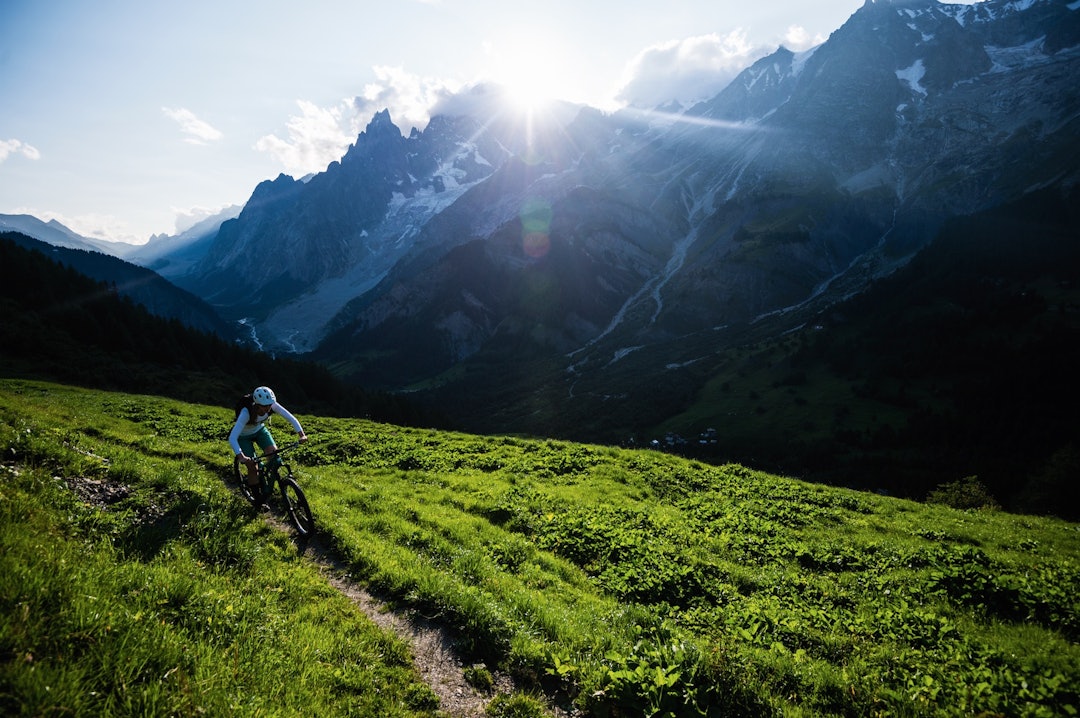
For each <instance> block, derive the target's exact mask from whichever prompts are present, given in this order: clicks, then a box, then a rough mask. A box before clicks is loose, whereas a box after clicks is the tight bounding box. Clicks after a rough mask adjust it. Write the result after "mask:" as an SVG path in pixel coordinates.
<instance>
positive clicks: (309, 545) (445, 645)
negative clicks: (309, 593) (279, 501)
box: [264, 514, 567, 718]
mask: <svg viewBox="0 0 1080 718" xmlns="http://www.w3.org/2000/svg"><path fill="white" fill-rule="evenodd" d="M264 517H265V518H266V519H267V520H268V521H269V522H270V523H272V524H273V525H275V526H276V527H277V528H279V529H281V530H282V531H285V532H288V533H294V532H293V530H292V527H291V526H289V525H288V524H286V523H285V522H284V520H283V519H282V518H281V517H278V516H271V515H268V514H264ZM297 548H298V549H299V551H300V554H301V555H302V556H304V557H305V558H307V559H308V560H310V561H312V562H313V563H315V564H316V565H317V566H318V567H319V569H320V570H321V571H322V573H323V575H324V576H326V579H327V580H328V581H329V582H330V584H331V585H332V586H334V587H335V588H336V589H338V590H339V591H341V592H342V593H343V594H345V595H346V596H347V597H348V598H349V599H351V600H352V601H353V603H355V604H356V605H357V606H358V607H359V608H360V610H362V611H363V612H364V613H365V614H366V615H367V616H368V618H370V619H371V620H372V622H374V623H375V625H377V626H379V627H380V628H382V629H383V630H388V631H392V632H393V633H394V634H395V635H397V636H398V637H399V638H401V639H402V640H404V641H405V642H406V643H408V644H409V646H410V647H411V649H412V653H413V660H414V663H415V665H416V669H417V672H418V673H419V674H420V677H421V679H422V680H423V681H424V682H425V683H427V684H428V685H429V686H430V687H431V689H432V691H434V692H435V695H437V696H438V697H439V710H440V711H442V712H444V713H445V714H446V715H448V716H451V717H452V718H484V716H486V715H487V713H486V712H485V710H486V708H487V705H488V703H490V702H491V699H492V698H494V697H495V696H496V695H498V694H500V693H502V694H510V693H512V692H514V690H515V688H516V686H515V684H514V681H513V679H512V678H511V677H510V676H508V675H505V674H502V673H496V672H495V671H492V670H491V669H490V667H486V668H488V670H489V672H490V673H491V675H492V678H493V679H494V685H493V686H492V689H491V691H490V692H486V691H485V692H481V691H479V690H477V689H476V688H474V687H473V686H472V685H471V684H470V683H469V682H468V681H467V680H466V679H465V669H466V667H467V666H466V665H465V664H464V663H463V661H462V660H461V657H460V656H459V655H458V653H457V651H456V650H455V647H454V641H453V638H452V636H451V635H450V632H449V631H448V630H447V629H445V628H443V627H442V626H440V625H438V624H437V623H435V622H434V621H430V620H427V619H425V618H424V617H423V616H420V615H418V614H417V613H416V612H415V611H400V610H396V609H392V608H391V607H390V606H389V605H388V604H387V603H386V602H385V601H383V600H381V599H379V598H377V597H376V596H374V595H373V594H372V593H371V592H370V591H368V590H367V589H366V588H365V587H364V586H362V585H360V584H359V583H357V582H355V581H353V580H352V579H350V578H349V575H348V567H347V566H346V565H345V564H344V563H342V561H341V559H340V558H339V557H338V556H336V555H335V554H334V552H333V551H331V550H330V549H329V547H327V546H326V545H325V544H324V543H323V542H321V541H320V540H319V538H318V536H317V535H316V536H315V537H312V538H309V539H297ZM549 715H551V716H553V718H566V716H567V713H565V712H564V711H562V710H559V709H557V708H550V707H549Z"/></svg>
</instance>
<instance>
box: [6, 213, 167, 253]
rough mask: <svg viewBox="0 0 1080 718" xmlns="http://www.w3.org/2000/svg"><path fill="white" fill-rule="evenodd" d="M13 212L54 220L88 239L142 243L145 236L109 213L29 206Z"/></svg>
mask: <svg viewBox="0 0 1080 718" xmlns="http://www.w3.org/2000/svg"><path fill="white" fill-rule="evenodd" d="M13 214H29V215H32V216H34V217H37V218H38V219H40V220H41V221H42V222H50V221H52V220H56V221H57V222H59V223H60V224H62V225H64V226H65V227H67V228H68V229H70V230H71V231H72V232H74V233H75V234H78V235H81V236H83V237H89V238H90V239H101V240H104V241H106V242H124V243H126V244H142V243H143V242H145V241H146V238H139V237H137V236H136V235H135V234H134V233H133V232H132V231H131V227H130V226H129V225H128V223H127V222H125V221H123V220H121V219H117V218H116V217H114V216H113V215H111V214H98V213H93V212H91V213H88V214H80V215H65V214H61V213H60V212H51V211H49V210H39V209H34V208H31V207H21V208H19V209H17V210H16V211H15V212H13Z"/></svg>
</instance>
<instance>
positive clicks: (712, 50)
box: [616, 29, 770, 108]
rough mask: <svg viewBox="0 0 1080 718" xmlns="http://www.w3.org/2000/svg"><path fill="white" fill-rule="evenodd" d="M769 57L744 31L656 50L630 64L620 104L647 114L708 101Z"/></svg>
mask: <svg viewBox="0 0 1080 718" xmlns="http://www.w3.org/2000/svg"><path fill="white" fill-rule="evenodd" d="M769 52H770V49H769V48H766V47H765V46H761V45H757V46H755V45H752V44H751V43H750V41H749V40H748V39H747V37H746V33H745V32H744V31H743V30H741V29H739V30H734V31H732V32H730V33H728V34H727V35H725V36H720V35H717V34H715V33H711V34H708V35H701V36H698V37H691V38H687V39H685V40H678V41H672V42H667V43H664V44H661V45H653V46H652V47H648V48H646V49H645V50H642V51H641V52H640V53H638V55H637V57H635V58H634V59H633V60H631V61H630V64H629V65H628V66H627V70H626V72H625V73H624V78H625V80H624V82H623V85H622V88H621V89H620V90H619V92H618V94H617V95H616V99H618V100H619V101H621V102H625V103H627V104H629V105H632V106H635V107H641V108H651V107H656V106H657V105H662V104H665V103H668V102H671V101H672V100H676V101H678V102H681V103H689V102H693V101H696V100H703V99H706V98H709V97H712V96H713V95H715V94H716V93H718V92H720V90H722V89H724V87H726V86H727V85H728V83H730V82H731V80H732V79H734V77H735V76H736V75H738V74H739V73H740V72H741V71H742V70H744V69H745V68H747V67H748V66H750V65H751V64H752V63H753V62H754V61H755V60H758V59H760V58H762V57H764V56H765V55H766V54H768V53H769Z"/></svg>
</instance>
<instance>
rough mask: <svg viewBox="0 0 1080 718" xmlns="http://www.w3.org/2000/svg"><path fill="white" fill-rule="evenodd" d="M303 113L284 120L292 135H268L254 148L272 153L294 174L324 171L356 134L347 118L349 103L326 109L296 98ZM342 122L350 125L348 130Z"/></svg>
mask: <svg viewBox="0 0 1080 718" xmlns="http://www.w3.org/2000/svg"><path fill="white" fill-rule="evenodd" d="M296 104H297V105H298V106H299V107H300V115H294V116H292V117H290V118H289V120H288V122H286V123H285V126H286V128H287V129H288V133H289V138H288V139H287V140H283V139H281V138H280V137H278V136H277V135H265V136H264V137H261V138H259V141H258V142H256V143H255V149H257V150H259V151H260V152H266V153H269V154H270V155H271V156H272V157H274V159H276V160H277V161H278V162H280V163H281V164H283V165H284V166H285V169H286V171H287V172H288V173H289V174H291V175H293V176H294V177H303V176H304V175H306V174H310V173H312V172H322V171H323V170H325V169H326V166H327V165H328V164H330V163H331V162H333V161H335V160H338V159H341V156H342V155H343V154H344V153H345V150H346V149H348V147H349V145H350V144H352V141H353V140H354V139H355V137H356V133H355V132H352V127H351V125H352V124H353V121H352V118H351V117H348V116H347V115H348V110H349V107H350V103H349V102H348V101H346V102H343V103H342V104H341V105H340V106H338V107H331V108H324V107H319V106H318V105H315V104H314V103H312V102H308V101H306V100H297V101H296ZM343 125H346V126H349V129H348V130H346V129H345V127H343Z"/></svg>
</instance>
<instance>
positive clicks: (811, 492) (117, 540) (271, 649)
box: [0, 381, 1080, 716]
mask: <svg viewBox="0 0 1080 718" xmlns="http://www.w3.org/2000/svg"><path fill="white" fill-rule="evenodd" d="M230 411H231V410H229V409H227V408H217V407H207V406H199V405H192V404H184V403H179V402H173V401H169V400H163V399H159V398H155V397H140V396H132V395H121V394H109V393H104V392H92V391H85V390H78V389H72V388H68V387H62V386H56V385H47V384H36V383H29V382H15V381H5V382H0V436H2V437H3V447H4V457H5V458H4V461H5V462H9V463H7V464H6V467H7V468H5V469H4V471H5V473H4V475H3V483H0V492H2V493H0V516H2V517H3V518H2V520H0V549H2V554H0V566H2V569H3V575H4V576H11V577H13V578H12V579H10V580H5V582H4V584H3V585H2V586H0V609H2V610H0V615H2V616H3V618H2V619H0V709H3V710H5V711H6V712H8V713H13V714H19V713H22V714H25V715H38V714H48V713H50V712H55V713H59V712H61V709H67V710H70V711H74V712H76V713H79V712H93V713H103V714H117V713H132V712H135V713H155V714H156V713H162V714H166V713H178V714H190V713H193V712H195V711H196V710H198V709H200V708H201V709H204V710H207V711H209V712H210V713H214V714H222V713H224V714H250V715H274V714H282V715H285V714H322V715H337V714H348V713H349V712H350V711H352V713H353V714H356V715H424V714H433V713H434V710H435V708H434V696H433V695H432V694H431V692H430V691H429V690H427V689H426V688H425V687H424V686H422V685H420V684H418V683H417V682H416V678H415V675H414V674H413V672H412V670H411V668H410V667H409V660H408V651H407V649H406V648H405V647H403V646H402V645H401V644H400V643H399V642H398V641H397V640H395V639H392V638H388V637H386V636H385V635H383V634H381V633H379V632H378V631H377V630H375V629H374V628H373V627H372V626H371V625H370V624H369V623H368V622H367V621H366V620H365V619H364V618H363V617H362V616H361V615H359V614H358V612H357V610H356V609H355V608H353V607H352V605H351V604H350V603H349V602H348V600H347V599H345V598H343V597H341V596H340V595H338V594H337V593H336V592H335V591H334V590H332V589H331V588H329V587H328V585H327V583H326V582H325V580H323V579H322V578H320V576H319V574H318V572H317V571H316V570H315V569H314V568H312V567H311V566H310V565H309V564H308V563H307V562H306V561H304V560H302V559H301V558H300V557H298V556H297V554H296V551H295V549H294V547H293V544H292V543H291V542H290V540H289V539H288V537H287V536H284V535H282V534H279V533H276V532H274V531H272V530H270V529H268V528H266V527H265V526H264V524H263V522H262V521H261V520H260V519H258V518H257V517H256V516H253V515H251V513H250V511H249V510H248V509H247V508H246V507H244V506H243V505H242V504H241V503H240V501H239V499H237V498H235V497H234V496H233V494H232V493H231V492H230V491H229V490H228V488H227V487H226V486H224V484H223V479H224V477H225V475H226V471H225V469H226V464H227V459H228V456H227V451H226V450H225V446H224V432H225V431H226V430H227V426H228V423H229V422H228V419H229V417H230ZM302 418H303V420H304V423H305V428H306V429H307V431H308V433H309V435H311V436H312V437H313V439H312V441H311V442H309V443H308V444H307V445H305V446H304V447H303V448H301V449H300V450H299V451H298V452H297V459H296V468H297V470H298V473H299V475H300V478H301V482H302V484H303V486H304V487H305V489H306V490H307V494H308V498H309V500H310V502H311V505H312V509H313V512H314V513H315V515H316V518H317V521H318V523H319V526H320V530H321V531H322V532H323V535H324V536H325V537H326V539H327V540H328V542H329V543H330V544H331V545H333V546H334V547H335V549H336V550H337V551H338V552H339V553H340V554H341V556H342V558H343V560H344V561H345V562H346V564H347V565H348V570H349V572H350V573H351V574H352V576H353V577H354V578H355V579H358V580H362V581H365V582H367V583H368V584H369V585H370V586H371V587H372V588H374V589H375V590H377V591H379V592H380V593H382V594H383V595H386V596H388V597H390V599H391V600H392V601H393V602H395V603H397V604H400V605H402V606H411V607H414V608H416V609H418V610H420V611H421V612H422V613H423V614H424V615H427V616H430V617H432V618H435V619H436V620H438V621H439V622H440V623H442V624H444V625H446V626H448V627H450V628H451V629H453V630H454V631H456V633H457V635H458V636H459V639H460V640H459V643H460V645H461V647H462V649H463V651H464V653H465V656H464V657H465V658H466V660H469V661H472V662H473V663H480V662H483V663H484V664H485V665H487V666H491V667H493V668H494V667H498V668H499V669H501V670H506V671H509V672H511V673H512V674H514V675H515V677H516V678H517V679H518V681H519V683H520V684H521V685H522V686H523V688H524V690H525V691H527V692H526V693H521V694H516V695H515V696H511V697H506V698H501V699H499V700H498V701H494V702H493V703H492V705H491V707H489V714H491V715H539V714H540V707H541V705H542V701H539V700H538V699H537V698H536V696H538V695H539V694H540V693H541V692H543V693H547V694H548V695H557V696H560V700H562V701H564V702H567V703H571V702H572V703H574V704H575V705H576V706H577V707H578V708H579V709H580V710H582V711H584V712H586V713H587V714H591V715H669V716H683V715H686V716H689V715H699V714H701V713H699V710H700V711H702V712H704V714H706V715H716V716H720V715H733V714H734V715H777V714H782V715H793V716H798V715H972V714H979V713H982V712H988V713H992V714H1004V715H1029V716H1040V715H1046V716H1050V715H1070V714H1074V713H1075V712H1076V710H1077V708H1080V695H1078V688H1077V686H1078V685H1080V648H1078V647H1077V640H1078V637H1080V603H1077V601H1076V596H1077V595H1078V589H1080V531H1078V526H1077V525H1076V524H1070V523H1067V522H1063V521H1058V520H1052V519H1044V518H1034V517H1026V516H1019V515H1012V514H1006V513H1002V512H988V511H979V512H961V511H956V510H953V509H949V508H947V507H944V506H940V505H923V504H918V503H914V502H910V501H903V500H899V499H894V498H888V497H882V496H877V495H873V494H867V493H857V492H853V491H849V490H844V489H838V488H831V487H825V486H821V485H816V484H809V483H803V482H800V481H796V480H791V479H786V478H782V477H777V476H773V475H769V474H765V473H762V472H757V471H753V470H751V469H747V468H745V467H742V466H737V465H727V466H721V467H716V466H708V465H704V464H701V463H697V462H692V461H687V460H684V459H680V458H677V457H673V456H669V455H665V454H660V453H656V452H650V451H629V450H621V449H613V448H605V447H599V446H590V445H583V444H573V443H568V442H560V441H543V440H529V439H522V438H515V437H497V436H496V437H481V436H473V435H466V434H457V433H450V432H435V431H428V430H419V429H409V428H402V427H397V426H391V425H385V424H377V423H373V422H368V421H362V420H339V419H333V420H331V419H325V418H319V417H307V416H304V417H302ZM277 431H278V432H279V434H282V432H287V427H282V426H279V427H278V429H277ZM282 435H284V434H282ZM71 477H84V478H86V477H90V478H98V479H101V480H106V481H120V482H122V483H123V484H125V485H127V486H129V487H131V491H130V494H129V495H128V496H127V497H126V498H124V499H122V500H121V501H119V502H117V503H115V504H113V505H112V506H110V507H109V508H108V510H102V509H98V508H93V507H91V506H87V505H86V504H83V503H82V502H80V501H79V500H78V499H77V497H76V496H75V495H73V494H72V493H71V492H70V490H69V489H68V488H67V483H66V482H65V480H64V479H65V478H71ZM151 505H153V506H155V507H157V510H156V511H155V512H152V516H151V517H150V518H148V517H147V507H148V506H151Z"/></svg>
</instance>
